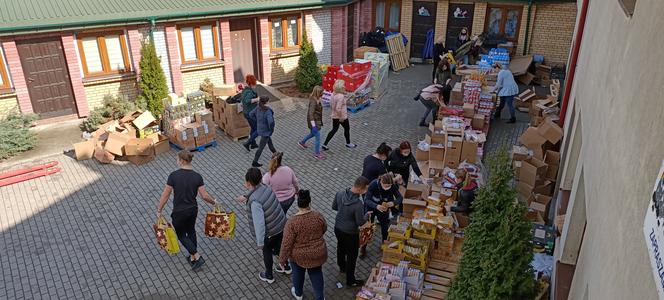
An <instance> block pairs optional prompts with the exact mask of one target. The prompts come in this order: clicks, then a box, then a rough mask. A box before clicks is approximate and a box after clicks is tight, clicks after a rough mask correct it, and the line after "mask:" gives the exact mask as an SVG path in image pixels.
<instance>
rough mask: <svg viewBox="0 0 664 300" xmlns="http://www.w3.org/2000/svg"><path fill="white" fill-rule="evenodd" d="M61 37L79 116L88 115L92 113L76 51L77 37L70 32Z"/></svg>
mask: <svg viewBox="0 0 664 300" xmlns="http://www.w3.org/2000/svg"><path fill="white" fill-rule="evenodd" d="M61 39H62V47H63V50H64V52H65V58H66V60H67V68H68V69H69V80H70V81H71V87H72V90H73V91H74V99H75V101H76V107H77V109H78V116H79V117H86V116H87V115H88V114H89V113H90V108H89V105H88V100H87V97H86V95H85V89H84V88H83V79H82V78H83V74H82V73H81V67H80V66H79V59H80V56H78V55H77V52H76V43H75V39H74V36H73V35H72V34H70V33H68V34H64V35H62V37H61Z"/></svg>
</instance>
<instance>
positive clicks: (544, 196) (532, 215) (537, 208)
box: [512, 118, 563, 224]
mask: <svg viewBox="0 0 664 300" xmlns="http://www.w3.org/2000/svg"><path fill="white" fill-rule="evenodd" d="M562 137H563V132H562V129H561V128H560V126H558V124H556V123H554V122H553V121H552V120H551V119H550V118H545V119H544V120H543V121H542V124H540V125H539V126H538V127H529V128H528V129H527V130H526V131H525V132H524V133H523V135H521V137H520V138H519V142H520V143H521V144H522V145H523V146H514V147H513V149H512V168H513V169H514V174H515V178H516V180H517V183H516V186H517V191H518V196H519V200H521V201H523V202H526V203H527V204H528V207H529V215H528V217H529V219H531V221H533V222H534V223H538V224H543V223H544V222H545V221H546V219H547V216H548V209H549V208H548V206H549V205H548V204H549V202H550V201H551V197H552V196H553V192H554V190H553V189H554V186H555V182H556V180H557V176H558V170H559V165H560V153H559V152H558V151H557V149H559V143H560V141H561V140H562Z"/></svg>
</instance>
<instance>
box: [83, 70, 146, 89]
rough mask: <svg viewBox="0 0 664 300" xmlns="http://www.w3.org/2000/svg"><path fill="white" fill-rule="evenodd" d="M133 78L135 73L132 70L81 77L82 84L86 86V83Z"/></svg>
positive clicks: (93, 83)
mask: <svg viewBox="0 0 664 300" xmlns="http://www.w3.org/2000/svg"><path fill="white" fill-rule="evenodd" d="M135 79H136V73H134V72H128V73H122V74H110V75H97V76H89V77H85V78H83V85H84V86H88V85H95V84H102V83H114V82H119V81H125V80H135Z"/></svg>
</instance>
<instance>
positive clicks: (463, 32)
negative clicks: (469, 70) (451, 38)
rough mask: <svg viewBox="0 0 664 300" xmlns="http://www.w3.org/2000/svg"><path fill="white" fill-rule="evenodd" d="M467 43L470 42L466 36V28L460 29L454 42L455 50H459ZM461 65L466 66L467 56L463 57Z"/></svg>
mask: <svg viewBox="0 0 664 300" xmlns="http://www.w3.org/2000/svg"><path fill="white" fill-rule="evenodd" d="M468 41H470V37H469V36H468V28H466V27H464V28H461V31H460V32H459V36H457V40H456V50H458V49H459V48H461V46H463V44H465V43H467V42H468ZM459 63H460V62H459ZM463 64H465V65H467V64H468V55H464V56H463Z"/></svg>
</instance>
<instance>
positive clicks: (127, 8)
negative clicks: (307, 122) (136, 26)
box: [0, 0, 353, 33]
mask: <svg viewBox="0 0 664 300" xmlns="http://www.w3.org/2000/svg"><path fill="white" fill-rule="evenodd" d="M350 2H353V0H2V1H0V32H5V33H6V32H20V31H33V30H40V29H44V30H45V29H59V28H68V27H84V26H94V25H103V24H112V23H135V22H142V21H144V22H147V20H148V19H150V18H154V19H156V20H165V19H180V18H190V17H201V16H206V15H229V14H242V13H252V12H255V13H260V12H264V11H270V10H287V9H298V8H305V7H317V6H326V5H336V4H345V3H350Z"/></svg>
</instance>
